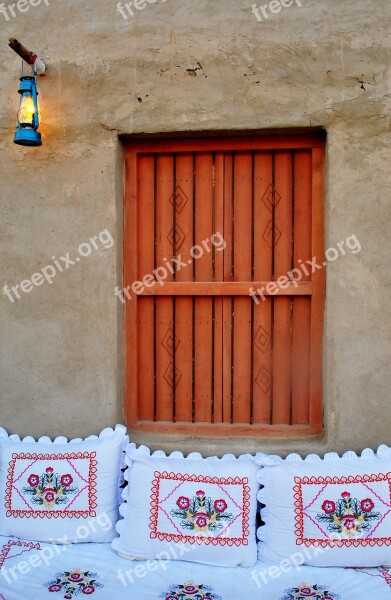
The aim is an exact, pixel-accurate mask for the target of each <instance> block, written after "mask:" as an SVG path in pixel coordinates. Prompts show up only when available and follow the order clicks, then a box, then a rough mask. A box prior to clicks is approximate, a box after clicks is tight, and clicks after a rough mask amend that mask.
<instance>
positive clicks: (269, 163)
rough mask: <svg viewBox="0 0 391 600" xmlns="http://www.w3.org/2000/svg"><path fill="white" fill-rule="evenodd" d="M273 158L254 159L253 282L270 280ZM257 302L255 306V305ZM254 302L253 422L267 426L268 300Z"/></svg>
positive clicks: (260, 156)
mask: <svg viewBox="0 0 391 600" xmlns="http://www.w3.org/2000/svg"><path fill="white" fill-rule="evenodd" d="M272 169H273V159H272V154H271V153H270V152H262V153H261V152H258V153H256V154H255V157H254V280H255V281H270V280H271V278H272V236H271V219H272V202H273V190H272V183H273V174H272ZM257 302H258V303H257ZM257 302H254V327H253V330H254V337H253V345H254V346H253V347H254V359H253V391H254V399H253V423H255V424H257V423H265V424H269V423H270V420H271V419H270V417H271V396H270V394H271V378H272V370H271V335H272V331H271V298H270V297H266V296H265V300H262V298H260V297H258V298H257Z"/></svg>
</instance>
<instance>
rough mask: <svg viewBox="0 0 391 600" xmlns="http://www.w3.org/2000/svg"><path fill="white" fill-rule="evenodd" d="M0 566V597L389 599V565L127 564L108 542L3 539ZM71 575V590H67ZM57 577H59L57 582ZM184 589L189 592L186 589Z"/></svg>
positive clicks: (59, 599) (42, 599) (0, 540)
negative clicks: (58, 543) (365, 567)
mask: <svg viewBox="0 0 391 600" xmlns="http://www.w3.org/2000/svg"><path fill="white" fill-rule="evenodd" d="M18 544H21V545H18ZM29 544H30V546H29ZM37 546H38V547H37ZM0 567H1V569H0V599H1V600H27V599H29V600H36V599H39V600H62V599H63V598H67V596H68V598H69V600H73V599H74V600H81V599H82V598H88V597H91V598H93V599H94V600H114V599H118V600H125V599H129V600H166V599H167V598H169V600H201V599H202V598H203V599H204V600H205V599H208V600H250V599H251V600H307V599H308V598H311V600H326V599H328V600H368V599H370V600H389V599H390V598H391V574H390V572H389V571H388V570H387V569H369V570H362V571H359V572H358V571H355V570H353V569H337V568H330V569H322V568H317V567H307V566H300V565H294V564H293V563H292V564H290V565H288V566H286V565H285V566H283V565H280V566H279V565H276V564H270V563H262V562H257V563H256V565H254V566H253V567H250V568H243V567H234V568H232V567H231V568H227V567H216V566H210V565H200V564H195V563H189V562H187V563H186V562H181V561H179V560H171V561H167V560H160V561H142V562H141V561H140V562H134V563H131V562H129V561H127V560H125V559H123V558H120V557H119V556H117V554H116V553H115V552H113V550H112V549H111V548H110V545H109V544H77V545H69V546H64V545H62V546H55V545H53V544H43V543H39V544H36V543H35V542H23V541H19V540H12V539H8V538H1V537H0ZM282 567H283V568H282ZM67 573H68V575H66V574H67ZM70 578H72V579H71V581H72V582H73V583H71V586H72V587H73V591H70V592H69V591H66V590H69V589H71V590H72V587H71V588H70V585H69V580H70ZM58 579H60V582H61V583H59V584H56V581H57V580H58ZM53 582H54V583H53ZM89 582H92V584H91V583H89ZM51 586H52V591H50V590H49V588H50V587H51ZM53 586H54V587H53ZM88 586H90V587H88ZM315 586H316V587H315ZM58 588H60V589H58ZM91 588H93V589H91ZM297 590H301V592H303V593H302V594H300V591H299V592H298V591H297ZM186 591H188V592H189V594H187V595H183V594H184V593H185V592H186ZM179 593H182V596H180V595H178V594H179Z"/></svg>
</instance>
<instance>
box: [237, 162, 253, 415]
mask: <svg viewBox="0 0 391 600" xmlns="http://www.w3.org/2000/svg"><path fill="white" fill-rule="evenodd" d="M234 173H235V176H234V221H235V229H234V280H235V281H246V280H247V281H250V280H251V277H252V256H251V250H252V245H251V239H252V155H251V154H250V153H238V154H236V156H235V170H234ZM251 343H252V340H251V299H250V298H248V297H236V298H235V301H234V359H233V390H234V394H233V396H234V402H233V421H234V423H250V406H251V395H250V394H251Z"/></svg>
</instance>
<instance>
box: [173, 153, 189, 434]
mask: <svg viewBox="0 0 391 600" xmlns="http://www.w3.org/2000/svg"><path fill="white" fill-rule="evenodd" d="M175 207H176V223H177V226H178V233H179V235H178V236H177V258H178V257H180V259H181V261H182V262H183V263H186V264H187V266H186V267H181V268H180V269H179V270H178V271H177V272H176V274H175V280H176V281H192V280H193V269H192V266H191V265H190V264H189V262H188V261H189V260H192V257H191V255H190V249H191V247H192V246H193V155H192V154H180V155H178V156H177V159H176V202H175ZM175 302H176V309H175V325H176V326H175V334H176V337H177V339H178V342H177V343H178V349H177V352H176V353H175V368H176V371H177V380H178V381H177V385H176V390H175V420H176V421H177V422H178V421H188V422H190V423H191V421H192V410H193V409H192V389H193V385H192V371H193V369H192V363H193V357H192V318H193V302H192V299H191V298H187V297H183V296H178V297H177V298H176V300H175Z"/></svg>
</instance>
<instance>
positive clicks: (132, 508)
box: [113, 444, 259, 566]
mask: <svg viewBox="0 0 391 600" xmlns="http://www.w3.org/2000/svg"><path fill="white" fill-rule="evenodd" d="M126 463H127V465H128V469H127V471H126V473H125V478H126V479H127V480H128V481H129V485H128V487H127V488H125V490H124V492H123V497H124V499H125V500H126V502H124V503H123V504H122V506H121V508H120V513H121V515H122V516H123V517H124V518H123V520H121V521H119V523H118V524H117V530H118V532H119V533H120V537H119V538H118V539H116V540H114V542H113V548H114V550H116V551H117V552H118V553H119V554H120V555H121V556H124V557H125V558H130V559H134V558H138V559H148V558H156V557H158V558H163V559H164V558H167V559H170V558H180V560H185V561H192V562H199V563H206V564H212V565H221V566H236V565H244V566H251V565H254V564H255V562H256V560H257V547H256V532H255V523H256V511H257V492H258V490H259V484H258V481H257V472H258V470H259V467H258V466H257V464H256V461H255V459H254V457H251V456H250V455H246V456H241V457H240V458H239V459H237V458H235V457H234V456H233V455H226V456H224V457H223V458H222V459H218V458H217V457H212V458H206V459H203V458H202V456H201V455H200V454H198V453H192V454H190V455H189V456H188V457H187V458H186V459H185V458H183V455H182V454H181V453H180V452H174V453H172V454H171V455H170V456H169V457H167V456H166V455H165V454H164V453H163V452H155V453H154V454H152V455H150V452H149V450H148V449H147V448H146V447H144V446H141V447H140V448H138V449H136V447H135V445H134V444H130V445H129V447H128V450H127V453H126Z"/></svg>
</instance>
